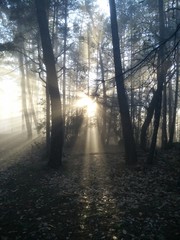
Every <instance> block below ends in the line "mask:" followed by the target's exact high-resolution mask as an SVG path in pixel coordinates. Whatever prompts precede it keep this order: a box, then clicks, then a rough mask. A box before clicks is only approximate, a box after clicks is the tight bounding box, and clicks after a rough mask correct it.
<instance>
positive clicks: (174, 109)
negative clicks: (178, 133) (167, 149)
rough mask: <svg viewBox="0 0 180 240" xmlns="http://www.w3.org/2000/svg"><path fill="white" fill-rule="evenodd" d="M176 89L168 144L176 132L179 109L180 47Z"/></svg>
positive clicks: (177, 60)
mask: <svg viewBox="0 0 180 240" xmlns="http://www.w3.org/2000/svg"><path fill="white" fill-rule="evenodd" d="M176 67H177V70H176V89H175V100H174V108H173V116H172V123H171V128H170V136H169V142H168V145H169V146H171V145H172V143H173V139H174V132H175V124H176V111H177V104H178V90H179V49H177V59H176Z"/></svg>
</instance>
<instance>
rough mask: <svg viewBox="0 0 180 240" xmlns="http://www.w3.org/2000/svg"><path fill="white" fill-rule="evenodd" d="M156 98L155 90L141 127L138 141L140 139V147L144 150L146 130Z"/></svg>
mask: <svg viewBox="0 0 180 240" xmlns="http://www.w3.org/2000/svg"><path fill="white" fill-rule="evenodd" d="M156 98H157V91H155V92H154V94H153V97H152V100H151V102H150V104H149V107H148V109H147V115H146V118H145V121H144V123H143V125H142V128H141V136H140V141H141V147H142V149H143V150H144V151H146V150H147V130H148V128H149V125H150V123H151V120H152V118H153V114H154V109H155V105H156V102H157V100H156Z"/></svg>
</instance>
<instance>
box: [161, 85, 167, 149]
mask: <svg viewBox="0 0 180 240" xmlns="http://www.w3.org/2000/svg"><path fill="white" fill-rule="evenodd" d="M162 115H163V116H162V117H163V119H162V144H161V147H162V149H166V147H167V91H166V84H165V85H164V91H163V114H162Z"/></svg>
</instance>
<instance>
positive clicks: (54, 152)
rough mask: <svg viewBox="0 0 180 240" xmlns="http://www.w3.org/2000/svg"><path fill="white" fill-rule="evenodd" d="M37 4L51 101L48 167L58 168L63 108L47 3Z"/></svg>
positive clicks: (62, 133)
mask: <svg viewBox="0 0 180 240" xmlns="http://www.w3.org/2000/svg"><path fill="white" fill-rule="evenodd" d="M35 4H36V9H37V20H38V24H39V30H40V36H41V42H42V49H43V58H44V64H45V66H46V74H47V87H48V92H49V96H50V100H51V144H50V154H49V163H48V165H49V166H50V167H53V168H57V167H59V166H60V165H61V164H62V153H63V144H64V125H63V116H62V106H61V99H60V92H59V88H58V80H57V73H56V68H55V59H54V53H53V48H52V44H51V39H50V34H49V27H48V19H47V15H46V1H45V0H43V1H39V0H35Z"/></svg>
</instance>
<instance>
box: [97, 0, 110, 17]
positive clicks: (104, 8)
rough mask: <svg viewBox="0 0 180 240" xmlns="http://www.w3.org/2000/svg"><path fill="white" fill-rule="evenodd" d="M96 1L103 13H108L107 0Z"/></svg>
mask: <svg viewBox="0 0 180 240" xmlns="http://www.w3.org/2000/svg"><path fill="white" fill-rule="evenodd" d="M97 3H98V5H99V7H100V9H102V11H103V13H105V14H107V15H109V1H108V0H97Z"/></svg>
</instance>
